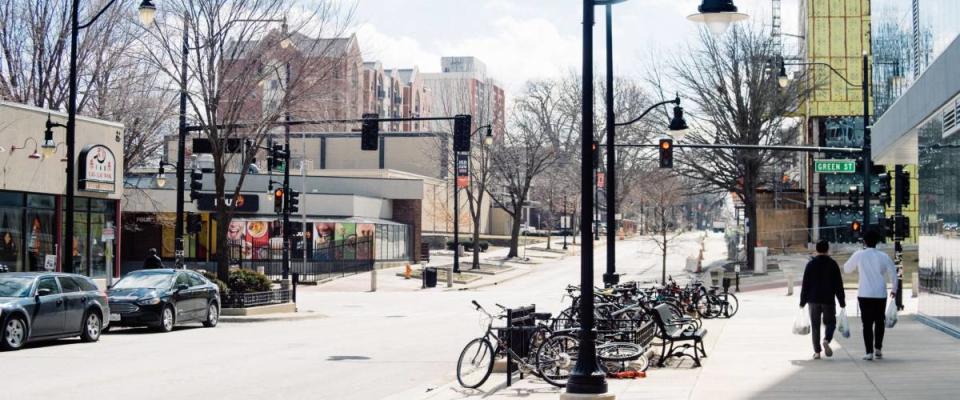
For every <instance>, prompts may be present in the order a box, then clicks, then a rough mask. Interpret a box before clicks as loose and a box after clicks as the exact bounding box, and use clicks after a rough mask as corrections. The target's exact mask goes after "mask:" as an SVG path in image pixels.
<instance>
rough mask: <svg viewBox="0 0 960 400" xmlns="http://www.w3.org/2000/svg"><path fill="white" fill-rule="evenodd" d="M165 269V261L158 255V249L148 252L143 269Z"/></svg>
mask: <svg viewBox="0 0 960 400" xmlns="http://www.w3.org/2000/svg"><path fill="white" fill-rule="evenodd" d="M153 268H163V260H161V259H160V256H158V255H157V249H150V250H147V259H146V260H144V261H143V269H153Z"/></svg>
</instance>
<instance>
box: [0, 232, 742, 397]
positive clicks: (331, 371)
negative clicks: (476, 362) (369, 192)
mask: <svg viewBox="0 0 960 400" xmlns="http://www.w3.org/2000/svg"><path fill="white" fill-rule="evenodd" d="M702 235H703V234H702V233H696V234H693V233H691V234H686V235H683V236H681V237H679V238H677V239H676V241H675V243H674V244H672V246H674V247H673V248H672V249H671V253H672V254H671V256H670V258H669V260H668V263H669V267H668V273H669V274H673V275H679V274H681V271H680V269H681V268H682V266H683V265H684V263H683V259H684V258H685V257H687V256H696V254H697V252H698V250H699V241H700V237H701V236H702ZM722 248H723V244H722V238H721V237H719V236H713V235H710V236H708V239H707V252H706V254H705V257H706V258H707V261H709V260H710V259H711V258H713V257H719V256H720V253H719V251H720V249H722ZM617 253H618V272H624V273H626V274H627V275H626V277H625V279H631V280H640V281H645V280H655V279H659V276H660V268H659V266H660V258H659V254H658V253H657V250H656V247H655V245H654V244H653V243H652V242H650V241H646V240H638V239H634V240H627V241H622V242H618V243H617ZM596 260H597V261H596V263H595V264H596V266H595V272H596V278H595V279H596V282H597V283H598V284H599V283H600V282H602V281H601V279H600V275H601V274H602V273H603V271H604V268H605V262H604V253H603V251H602V248H600V247H598V248H597V252H596ZM579 264H580V263H579V257H566V258H564V259H560V260H553V261H550V262H548V263H544V264H540V265H538V266H537V267H536V268H535V269H534V270H533V272H531V273H529V274H527V275H524V276H521V277H518V278H516V279H514V280H511V281H508V282H504V283H502V284H500V285H496V286H491V287H487V288H484V289H479V290H469V291H443V290H441V289H431V290H427V291H421V290H414V289H413V288H411V290H409V291H390V292H387V291H380V292H376V293H369V292H363V291H359V290H354V291H335V290H333V291H331V288H334V289H335V288H336V283H334V284H330V286H328V287H320V288H312V289H305V290H301V292H300V295H299V298H298V301H299V303H298V307H299V308H300V309H301V310H303V311H306V310H309V311H312V312H313V313H314V315H316V314H322V315H323V317H322V318H314V319H304V320H296V321H274V322H258V323H234V324H227V323H221V324H220V326H218V327H217V328H214V329H208V328H200V327H196V328H193V327H183V328H178V329H176V330H175V331H174V332H171V333H167V334H159V333H153V332H151V331H148V330H118V331H116V332H111V333H109V334H106V335H104V336H103V337H102V339H101V340H100V342H99V343H94V344H81V343H79V342H78V341H77V340H61V341H57V342H53V343H44V344H38V345H32V346H30V347H28V348H26V349H24V350H21V351H18V352H11V353H2V354H0V359H2V360H3V365H5V366H8V368H6V370H5V371H4V373H3V375H2V377H0V399H18V400H21V399H45V400H50V399H77V398H94V397H95V398H97V399H130V398H136V399H138V400H140V399H171V398H230V399H268V398H269V399H381V398H385V397H389V396H391V395H392V396H394V398H412V397H414V396H415V394H417V393H424V392H426V391H427V390H429V389H431V388H435V387H437V386H440V385H443V384H446V383H448V382H450V381H453V380H455V375H454V367H455V364H456V358H457V356H458V355H459V352H460V349H461V348H462V346H463V345H464V344H465V343H466V342H467V341H468V340H469V339H470V338H472V337H475V336H478V335H479V334H480V333H482V331H483V329H484V328H485V326H484V325H483V322H482V321H481V319H480V317H479V314H478V313H476V312H475V311H474V310H473V308H472V306H471V305H470V300H474V299H475V300H477V301H479V302H480V303H482V304H484V305H486V306H487V307H488V308H491V309H492V308H494V306H493V304H494V303H500V304H504V305H522V304H530V303H536V304H537V307H538V309H540V310H546V311H552V312H556V311H558V310H559V309H560V308H561V297H562V294H563V291H562V288H563V287H565V286H566V285H567V284H570V283H577V282H578V280H579ZM380 279H381V280H388V279H398V278H396V277H392V276H383V275H381V277H380ZM409 283H410V284H411V285H415V284H416V283H415V282H409ZM84 392H86V393H88V395H84V394H83V393H84ZM408 396H409V397H408Z"/></svg>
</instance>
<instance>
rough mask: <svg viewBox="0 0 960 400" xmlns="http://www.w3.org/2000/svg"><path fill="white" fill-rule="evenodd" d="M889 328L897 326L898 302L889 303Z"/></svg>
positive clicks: (887, 319)
mask: <svg viewBox="0 0 960 400" xmlns="http://www.w3.org/2000/svg"><path fill="white" fill-rule="evenodd" d="M885 319H886V321H884V322H885V323H886V324H887V328H893V326H894V325H896V324H897V302H896V301H891V302H889V303H887V315H886V316H885Z"/></svg>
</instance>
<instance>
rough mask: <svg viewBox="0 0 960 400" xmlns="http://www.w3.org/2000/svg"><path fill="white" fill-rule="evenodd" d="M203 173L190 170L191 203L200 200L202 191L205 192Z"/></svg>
mask: <svg viewBox="0 0 960 400" xmlns="http://www.w3.org/2000/svg"><path fill="white" fill-rule="evenodd" d="M202 179H203V172H200V171H199V170H196V169H193V170H190V201H194V200H197V199H199V198H200V191H201V190H203V181H202Z"/></svg>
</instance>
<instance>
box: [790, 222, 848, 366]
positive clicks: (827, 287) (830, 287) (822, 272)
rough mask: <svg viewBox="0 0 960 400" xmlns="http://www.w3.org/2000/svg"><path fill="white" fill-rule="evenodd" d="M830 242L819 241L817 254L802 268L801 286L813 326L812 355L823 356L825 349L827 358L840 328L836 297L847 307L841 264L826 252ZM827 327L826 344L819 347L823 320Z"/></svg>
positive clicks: (802, 295)
mask: <svg viewBox="0 0 960 400" xmlns="http://www.w3.org/2000/svg"><path fill="white" fill-rule="evenodd" d="M829 251H830V244H829V243H827V241H826V240H821V241H819V242H817V255H816V256H814V257H813V259H811V260H810V262H808V263H807V267H806V268H805V269H804V270H803V286H802V287H801V289H800V308H803V306H805V305H807V304H809V305H810V327H811V328H812V329H811V336H812V337H813V351H814V353H813V358H814V359H815V360H816V359H820V351H821V350H822V351H823V352H824V353H825V354H826V355H827V357H833V349H831V348H830V341H831V340H833V332H834V330H835V329H836V328H837V311H836V304H835V303H834V300H833V299H834V297H836V299H837V302H838V303H840V308H846V306H847V303H846V300H845V299H844V294H843V278H842V277H841V275H840V266H839V265H837V262H836V261H834V260H833V258H831V257H830V256H829V255H828V254H827V253H828V252H829ZM821 320H822V321H823V325H825V326H826V332H824V335H823V347H822V348H821V347H820V322H821Z"/></svg>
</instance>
